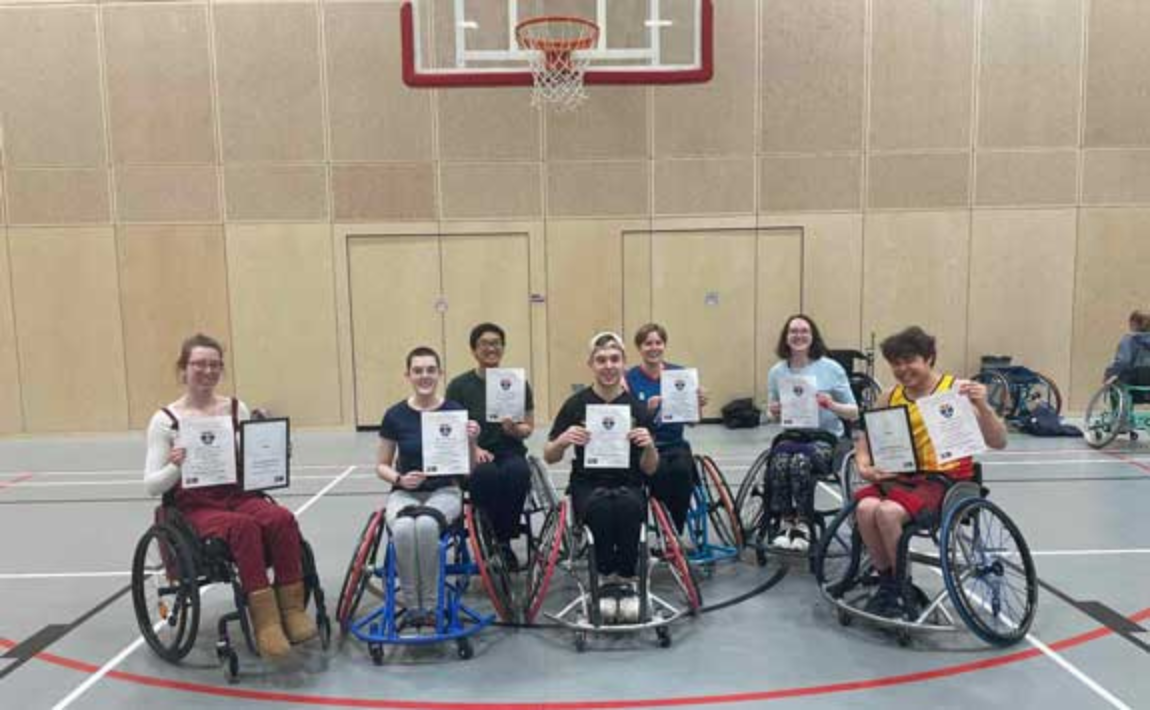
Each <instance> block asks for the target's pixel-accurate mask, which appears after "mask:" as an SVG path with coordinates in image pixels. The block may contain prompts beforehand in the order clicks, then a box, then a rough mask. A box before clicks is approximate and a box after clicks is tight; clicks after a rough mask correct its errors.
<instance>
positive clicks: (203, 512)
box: [144, 334, 317, 659]
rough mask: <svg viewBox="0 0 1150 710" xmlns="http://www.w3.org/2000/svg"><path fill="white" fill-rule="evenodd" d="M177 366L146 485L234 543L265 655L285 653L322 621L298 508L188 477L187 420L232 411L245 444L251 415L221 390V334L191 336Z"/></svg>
mask: <svg viewBox="0 0 1150 710" xmlns="http://www.w3.org/2000/svg"><path fill="white" fill-rule="evenodd" d="M176 372H177V374H178V375H179V378H180V382H181V383H182V384H183V386H184V394H183V396H181V397H180V398H179V399H177V400H176V401H175V402H172V403H171V404H169V405H168V406H166V407H163V408H161V409H160V410H159V411H157V412H156V413H155V414H154V415H153V416H152V419H151V421H150V422H149V423H148V433H147V440H148V453H147V460H146V463H145V466H144V486H145V487H146V488H147V491H148V493H149V494H151V495H153V496H157V495H164V497H165V503H167V502H168V501H171V503H172V504H173V505H174V506H175V508H176V509H177V510H178V511H179V512H180V514H181V515H182V516H183V518H184V519H185V520H186V521H187V522H188V523H189V524H190V525H191V526H192V528H193V529H194V530H195V531H196V533H197V534H198V535H199V536H200V537H217V538H220V539H222V540H224V541H225V542H226V543H227V545H228V549H229V550H230V552H231V555H232V559H234V560H235V563H236V567H237V568H238V569H239V576H240V581H241V584H242V585H243V589H244V591H245V593H246V594H247V603H248V609H249V612H250V614H251V620H252V626H253V632H254V634H253V635H254V636H255V641H256V646H257V648H258V649H259V652H260V655H261V656H264V657H265V658H272V659H274V658H278V657H282V656H284V655H286V654H287V653H288V652H289V651H290V649H291V644H293V643H302V642H304V641H307V640H309V639H312V638H314V637H315V636H316V635H317V631H316V625H315V622H314V621H312V619H311V617H310V616H308V614H307V613H306V612H305V610H304V602H305V596H306V595H305V590H304V582H303V567H302V560H303V555H302V552H301V549H300V547H301V546H300V531H299V526H298V524H297V523H296V518H295V515H293V514H292V512H291V511H289V510H287V509H286V508H284V507H282V506H280V505H278V504H276V503H275V502H274V501H272V500H271V499H270V498H268V497H267V496H265V495H263V494H261V493H259V492H246V491H244V490H243V488H242V487H241V486H240V485H239V484H236V483H232V484H224V485H217V486H208V487H201V488H185V487H184V486H183V485H182V483H181V467H182V466H183V464H184V462H185V460H186V458H187V448H186V445H185V444H184V443H183V442H182V441H181V439H180V435H179V429H180V424H181V423H182V422H188V421H190V420H194V419H201V418H208V417H222V418H226V419H230V420H231V427H232V430H233V432H235V438H236V442H237V445H238V442H239V431H240V428H239V423H240V421H242V420H245V419H249V418H250V415H249V412H248V408H247V406H246V405H244V403H243V402H240V401H239V400H237V399H235V398H232V397H224V396H220V395H218V394H216V387H217V386H218V385H219V383H220V380H221V378H222V377H223V372H224V349H223V346H221V345H220V343H219V342H218V341H216V340H215V339H213V338H210V337H208V336H206V335H200V334H197V335H194V336H192V337H190V338H188V339H187V340H185V341H184V343H183V345H182V346H181V347H180V356H179V359H178V360H177V361H176ZM265 555H266V556H265ZM269 561H270V563H271V567H272V569H273V570H274V571H275V587H274V588H273V587H272V585H271V583H270V582H269V580H268V574H267V566H268V562H269Z"/></svg>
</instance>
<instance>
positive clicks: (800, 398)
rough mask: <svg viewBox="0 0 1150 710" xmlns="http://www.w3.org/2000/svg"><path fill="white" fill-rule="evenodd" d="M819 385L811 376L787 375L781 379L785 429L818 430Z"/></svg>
mask: <svg viewBox="0 0 1150 710" xmlns="http://www.w3.org/2000/svg"><path fill="white" fill-rule="evenodd" d="M816 394H818V383H816V382H815V378H813V377H811V376H809V375H785V376H783V377H781V378H779V405H780V406H781V407H782V417H781V419H782V425H783V428H784V429H818V428H819V400H818V399H817V398H816V397H815V395H816Z"/></svg>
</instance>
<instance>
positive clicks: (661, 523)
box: [651, 498, 703, 615]
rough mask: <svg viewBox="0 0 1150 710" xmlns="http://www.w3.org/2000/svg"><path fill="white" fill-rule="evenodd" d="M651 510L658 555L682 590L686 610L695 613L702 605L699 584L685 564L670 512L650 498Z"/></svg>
mask: <svg viewBox="0 0 1150 710" xmlns="http://www.w3.org/2000/svg"><path fill="white" fill-rule="evenodd" d="M651 511H652V515H653V516H654V518H655V529H656V532H657V534H658V540H657V541H656V544H657V545H658V546H659V556H660V557H661V558H662V560H663V562H665V563H666V564H667V568H668V569H670V570H671V575H672V576H673V577H674V578H675V583H676V584H677V585H678V586H679V591H680V592H682V595H683V601H684V603H685V604H686V605H687V610H688V611H689V612H690V613H691V614H692V615H694V614H697V613H698V612H699V609H700V608H701V607H702V606H703V597H702V594H700V592H699V585H698V584H696V583H695V578H694V576H692V574H691V566H690V565H689V564H687V556H686V555H684V554H683V548H682V547H681V546H680V545H679V537H678V535H676V534H675V526H674V525H673V524H672V523H671V514H670V513H668V512H667V508H666V506H664V505H663V504H662V503H661V502H660V501H658V500H655V499H654V498H652V499H651Z"/></svg>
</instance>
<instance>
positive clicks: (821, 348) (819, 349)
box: [775, 313, 827, 360]
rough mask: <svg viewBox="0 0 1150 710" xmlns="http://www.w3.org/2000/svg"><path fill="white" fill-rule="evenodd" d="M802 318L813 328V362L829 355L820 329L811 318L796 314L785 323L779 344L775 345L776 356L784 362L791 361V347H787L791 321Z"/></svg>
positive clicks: (811, 352) (811, 355)
mask: <svg viewBox="0 0 1150 710" xmlns="http://www.w3.org/2000/svg"><path fill="white" fill-rule="evenodd" d="M799 318H802V319H803V320H805V321H806V322H807V325H809V326H810V327H811V351H810V357H811V359H812V360H818V359H819V358H820V357H825V356H826V354H827V344H826V343H825V342H824V341H823V334H822V333H820V332H819V327H818V326H817V325H815V322H814V321H813V320H812V319H811V317H810V316H808V315H804V314H802V313H796V314H795V315H793V316H790V317H789V318H787V319H786V320H785V321H783V329H782V331H781V332H780V333H779V342H778V343H777V344H776V345H775V354H776V355H778V356H779V358H781V359H783V360H790V359H791V346H790V345H787V331H788V330H790V329H791V321H793V320H796V319H799Z"/></svg>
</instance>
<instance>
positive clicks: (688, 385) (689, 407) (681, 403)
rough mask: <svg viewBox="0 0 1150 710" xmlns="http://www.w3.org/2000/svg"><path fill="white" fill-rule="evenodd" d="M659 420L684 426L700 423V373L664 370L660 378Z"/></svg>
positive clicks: (695, 371) (696, 371) (690, 370)
mask: <svg viewBox="0 0 1150 710" xmlns="http://www.w3.org/2000/svg"><path fill="white" fill-rule="evenodd" d="M659 397H660V398H661V401H660V403H659V418H660V419H662V420H663V421H664V422H671V423H675V424H682V423H687V422H697V421H699V371H698V370H696V369H694V368H684V369H682V370H663V374H662V376H661V377H660V378H659Z"/></svg>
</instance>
